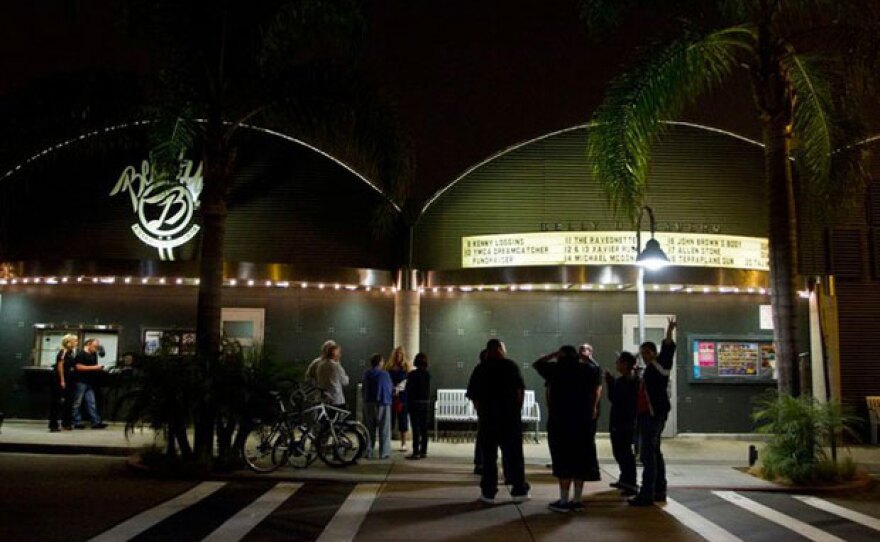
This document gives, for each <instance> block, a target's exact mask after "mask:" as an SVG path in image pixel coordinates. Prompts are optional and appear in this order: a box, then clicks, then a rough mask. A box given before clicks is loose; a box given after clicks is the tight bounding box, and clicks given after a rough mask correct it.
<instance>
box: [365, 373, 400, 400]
mask: <svg viewBox="0 0 880 542" xmlns="http://www.w3.org/2000/svg"><path fill="white" fill-rule="evenodd" d="M392 387H393V386H392V385H391V375H389V374H388V371H384V370H382V369H380V368H378V367H373V368H372V369H367V370H366V371H364V378H363V393H364V402H365V403H376V404H379V405H383V406H385V405H390V404H391V389H392Z"/></svg>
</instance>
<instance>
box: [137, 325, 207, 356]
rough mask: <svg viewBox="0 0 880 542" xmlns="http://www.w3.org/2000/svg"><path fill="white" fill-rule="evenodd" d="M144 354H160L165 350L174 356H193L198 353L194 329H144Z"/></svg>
mask: <svg viewBox="0 0 880 542" xmlns="http://www.w3.org/2000/svg"><path fill="white" fill-rule="evenodd" d="M143 344H144V354H146V355H148V356H158V355H160V354H162V353H163V352H164V353H166V354H168V355H172V356H191V355H195V353H196V332H195V330H194V329H180V328H148V329H144V341H143Z"/></svg>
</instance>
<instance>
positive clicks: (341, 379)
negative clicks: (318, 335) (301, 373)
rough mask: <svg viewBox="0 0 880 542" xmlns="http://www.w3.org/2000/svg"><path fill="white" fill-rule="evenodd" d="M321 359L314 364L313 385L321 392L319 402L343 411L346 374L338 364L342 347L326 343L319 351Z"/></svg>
mask: <svg viewBox="0 0 880 542" xmlns="http://www.w3.org/2000/svg"><path fill="white" fill-rule="evenodd" d="M321 351H322V352H321V354H322V356H321V359H319V360H318V363H316V364H315V371H314V373H315V384H316V385H317V386H318V389H319V390H321V401H323V402H325V403H328V404H330V405H332V406H334V407H336V408H342V409H345V408H346V406H345V392H344V391H343V388H344V387H345V386H348V374H346V372H345V369H344V368H343V367H342V363H340V361H339V360H340V359H341V358H342V347H340V346H339V345H338V344H336V343H335V342H334V341H327V342H325V343H324V347H323V348H322V349H321Z"/></svg>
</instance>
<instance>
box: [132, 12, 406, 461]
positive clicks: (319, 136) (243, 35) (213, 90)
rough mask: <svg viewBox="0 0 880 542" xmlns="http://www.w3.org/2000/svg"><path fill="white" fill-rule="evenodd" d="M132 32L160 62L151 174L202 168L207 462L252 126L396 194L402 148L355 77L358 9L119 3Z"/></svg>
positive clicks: (201, 451)
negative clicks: (226, 286) (238, 179)
mask: <svg viewBox="0 0 880 542" xmlns="http://www.w3.org/2000/svg"><path fill="white" fill-rule="evenodd" d="M123 9H125V10H126V20H128V21H129V22H130V23H131V25H130V26H131V29H132V33H133V34H135V35H137V36H139V37H141V38H143V39H144V40H145V41H146V42H147V43H148V44H149V45H150V46H151V47H152V48H153V51H154V53H155V54H154V57H155V58H156V59H157V60H158V63H159V68H160V77H161V80H162V84H161V85H160V86H159V88H160V92H159V93H158V95H157V96H156V98H157V99H156V100H155V101H154V102H153V105H154V111H155V113H156V114H155V118H157V119H159V121H158V122H157V123H156V126H157V127H158V131H157V133H158V134H159V136H160V139H159V140H158V143H157V145H156V146H155V148H154V150H153V152H152V153H151V161H152V162H153V164H154V171H158V172H160V173H159V174H160V175H168V176H171V175H174V174H175V173H176V172H177V171H178V169H179V166H180V162H179V160H180V156H181V152H182V151H184V150H189V151H190V152H192V151H193V150H195V151H196V152H199V153H200V154H201V158H202V162H203V168H204V169H203V188H202V192H201V207H200V212H201V220H202V229H201V234H202V236H201V242H200V246H201V254H200V271H199V280H200V282H199V293H198V310H197V323H196V332H197V341H198V344H197V352H198V354H197V358H198V359H199V360H200V362H201V364H202V367H203V370H204V372H205V375H206V393H205V398H204V401H203V404H202V405H201V407H200V408H199V409H198V410H197V415H196V430H195V442H194V453H195V455H196V457H197V458H199V459H200V460H206V461H207V460H210V458H211V455H212V449H213V445H214V436H215V421H216V419H215V418H216V412H217V408H216V405H215V404H213V403H212V401H213V400H214V398H213V396H214V394H213V392H212V386H211V381H212V380H211V379H212V375H213V374H214V369H213V365H214V364H215V363H217V360H218V355H219V354H220V346H221V329H220V326H221V322H220V310H221V293H222V292H221V289H222V284H223V282H222V281H223V260H224V254H223V245H224V238H225V232H226V230H225V224H226V216H227V209H228V204H229V189H230V184H231V179H232V174H233V171H234V170H235V166H236V149H237V148H238V146H239V144H240V142H241V141H242V139H243V138H244V137H247V133H248V131H247V130H243V129H242V128H243V127H245V126H247V125H249V124H259V125H260V126H262V127H267V128H272V129H276V130H279V131H282V132H284V133H287V134H291V135H295V136H296V137H298V138H300V139H303V140H306V141H309V142H310V143H311V144H314V145H315V146H317V147H319V148H322V149H323V150H325V151H327V152H329V153H331V154H333V155H334V156H336V157H337V158H339V159H341V160H343V161H345V162H347V163H348V164H349V165H351V166H352V167H354V168H356V169H358V170H359V171H360V173H362V174H364V175H365V176H367V177H368V178H372V179H376V180H377V181H378V182H379V183H380V184H383V185H384V186H385V187H386V189H388V190H390V191H392V192H393V193H395V194H397V195H401V191H400V187H401V186H403V182H404V181H406V180H408V178H409V169H408V168H409V167H410V162H409V160H408V159H407V156H408V149H407V145H406V144H405V142H404V140H403V139H402V137H401V136H400V133H399V131H398V130H397V129H396V125H395V118H394V116H393V115H392V114H391V111H390V109H389V108H388V107H387V106H385V105H384V104H383V102H382V100H381V97H379V96H377V95H376V93H375V92H372V91H371V90H370V89H369V87H367V86H366V85H364V84H363V83H362V78H361V77H359V75H358V73H357V72H356V71H355V70H354V69H353V68H354V66H355V61H356V53H357V45H358V44H360V42H362V40H363V37H364V32H363V30H364V28H365V21H366V19H365V13H364V12H363V10H362V7H361V3H360V2H357V1H356V0H334V1H332V2H331V1H326V0H293V1H291V0H286V1H282V0H270V1H264V2H252V1H242V0H162V1H160V2H156V1H153V0H150V1H147V0H144V1H140V2H133V3H131V2H129V3H125V6H124V7H123Z"/></svg>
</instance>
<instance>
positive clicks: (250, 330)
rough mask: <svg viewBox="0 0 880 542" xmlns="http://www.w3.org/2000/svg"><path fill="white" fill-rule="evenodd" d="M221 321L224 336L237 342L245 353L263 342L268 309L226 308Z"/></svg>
mask: <svg viewBox="0 0 880 542" xmlns="http://www.w3.org/2000/svg"><path fill="white" fill-rule="evenodd" d="M221 319H222V322H223V323H222V328H221V329H222V331H223V335H224V336H225V337H227V338H228V339H235V340H237V341H238V342H239V344H241V347H242V349H243V350H244V351H245V352H248V351H250V350H252V349H253V347H254V344H255V343H257V344H260V343H262V342H263V327H264V324H265V321H266V309H239V308H224V309H223V310H222V312H221Z"/></svg>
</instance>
